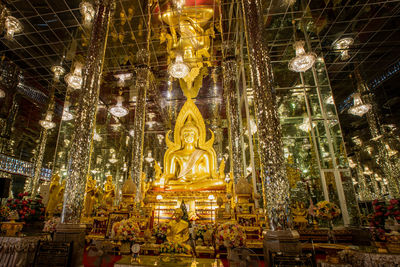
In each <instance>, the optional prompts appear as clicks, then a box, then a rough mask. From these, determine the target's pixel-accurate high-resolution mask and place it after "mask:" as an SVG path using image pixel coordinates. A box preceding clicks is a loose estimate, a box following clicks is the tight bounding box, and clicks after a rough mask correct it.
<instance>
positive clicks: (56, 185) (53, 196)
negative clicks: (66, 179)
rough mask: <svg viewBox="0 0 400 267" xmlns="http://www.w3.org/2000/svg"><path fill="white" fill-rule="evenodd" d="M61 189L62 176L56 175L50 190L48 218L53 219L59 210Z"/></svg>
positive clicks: (47, 209) (47, 208) (52, 179)
mask: <svg viewBox="0 0 400 267" xmlns="http://www.w3.org/2000/svg"><path fill="white" fill-rule="evenodd" d="M59 189H60V175H58V173H55V174H54V175H53V177H52V178H51V183H50V188H49V201H48V202H47V207H46V212H47V216H49V217H52V216H53V215H54V212H55V211H56V208H57V203H58V198H57V195H58V190H59Z"/></svg>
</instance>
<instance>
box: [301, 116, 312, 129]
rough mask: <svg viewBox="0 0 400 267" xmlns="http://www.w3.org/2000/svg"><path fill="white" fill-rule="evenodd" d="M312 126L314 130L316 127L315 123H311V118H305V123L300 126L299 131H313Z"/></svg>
mask: <svg viewBox="0 0 400 267" xmlns="http://www.w3.org/2000/svg"><path fill="white" fill-rule="evenodd" d="M311 125H312V128H314V127H315V124H314V123H313V122H312V123H310V118H309V117H304V119H303V123H302V124H300V126H299V129H300V130H302V131H303V132H309V131H311Z"/></svg>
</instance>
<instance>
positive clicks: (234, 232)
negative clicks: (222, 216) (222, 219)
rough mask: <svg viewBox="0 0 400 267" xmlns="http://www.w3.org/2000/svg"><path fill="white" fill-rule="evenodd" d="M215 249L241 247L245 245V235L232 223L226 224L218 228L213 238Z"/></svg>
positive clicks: (240, 228) (239, 227)
mask: <svg viewBox="0 0 400 267" xmlns="http://www.w3.org/2000/svg"><path fill="white" fill-rule="evenodd" d="M215 244H216V246H217V248H219V247H220V246H224V247H226V248H235V247H242V246H244V245H245V244H246V234H245V231H244V229H243V227H242V226H241V225H239V224H237V223H234V222H227V223H224V224H221V225H219V226H218V228H217V231H216V236H215Z"/></svg>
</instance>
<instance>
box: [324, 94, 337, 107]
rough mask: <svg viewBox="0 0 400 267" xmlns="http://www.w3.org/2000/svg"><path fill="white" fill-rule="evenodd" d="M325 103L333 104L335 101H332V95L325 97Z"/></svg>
mask: <svg viewBox="0 0 400 267" xmlns="http://www.w3.org/2000/svg"><path fill="white" fill-rule="evenodd" d="M325 103H326V104H328V105H334V104H335V102H334V101H333V96H331V95H330V96H328V97H327V98H326V99H325Z"/></svg>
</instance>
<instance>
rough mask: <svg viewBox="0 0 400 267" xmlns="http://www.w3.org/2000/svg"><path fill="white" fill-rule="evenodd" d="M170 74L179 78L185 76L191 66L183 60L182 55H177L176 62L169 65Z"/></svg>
mask: <svg viewBox="0 0 400 267" xmlns="http://www.w3.org/2000/svg"><path fill="white" fill-rule="evenodd" d="M168 72H169V74H170V75H171V76H172V77H174V78H177V79H182V78H185V77H186V75H188V73H189V66H188V65H186V64H185V63H184V62H183V58H182V55H180V54H178V55H176V59H175V62H174V63H172V64H170V65H169V67H168Z"/></svg>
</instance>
